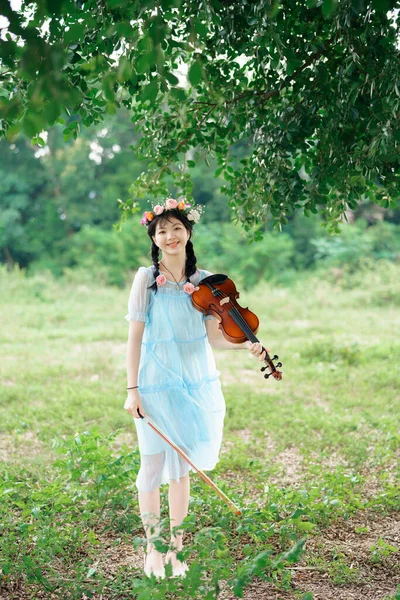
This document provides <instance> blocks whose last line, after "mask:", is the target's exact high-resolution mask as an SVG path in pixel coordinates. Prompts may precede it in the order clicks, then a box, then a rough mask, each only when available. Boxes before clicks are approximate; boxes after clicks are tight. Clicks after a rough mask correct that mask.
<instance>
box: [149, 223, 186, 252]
mask: <svg viewBox="0 0 400 600" xmlns="http://www.w3.org/2000/svg"><path fill="white" fill-rule="evenodd" d="M189 238H190V231H188V230H187V229H186V227H185V226H184V225H183V223H182V222H181V221H180V220H179V219H177V218H176V217H173V216H168V218H167V219H160V221H159V222H158V223H157V226H156V231H155V234H154V235H153V236H152V239H153V241H154V243H155V244H156V245H157V246H158V247H159V248H160V250H161V252H162V253H163V256H166V255H177V254H180V253H181V252H182V253H183V254H185V248H186V244H187V242H188V240H189Z"/></svg>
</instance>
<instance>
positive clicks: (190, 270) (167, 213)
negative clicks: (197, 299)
mask: <svg viewBox="0 0 400 600" xmlns="http://www.w3.org/2000/svg"><path fill="white" fill-rule="evenodd" d="M169 217H175V218H176V219H178V220H179V221H180V222H181V223H182V225H183V226H184V227H185V229H187V231H189V233H190V237H189V239H188V241H187V244H186V265H185V275H186V281H189V277H191V276H192V275H193V274H194V273H196V262H197V258H196V255H195V253H194V249H193V243H192V241H191V237H192V231H193V223H192V221H189V219H188V218H187V216H186V215H185V214H183V213H182V212H181V211H180V210H178V209H176V208H173V209H170V210H164V212H163V213H162V214H161V215H155V217H154V219H153V220H152V221H150V223H149V225H148V227H147V235H148V236H149V238H150V239H151V259H152V261H153V266H154V279H156V277H158V275H159V274H160V270H159V252H160V249H159V247H158V246H156V244H155V243H154V241H153V236H154V235H155V233H156V229H157V224H158V223H160V224H161V223H163V222H165V221H169ZM150 289H152V290H154V291H155V292H157V284H156V282H155V281H154V283H153V284H152V285H151V286H150Z"/></svg>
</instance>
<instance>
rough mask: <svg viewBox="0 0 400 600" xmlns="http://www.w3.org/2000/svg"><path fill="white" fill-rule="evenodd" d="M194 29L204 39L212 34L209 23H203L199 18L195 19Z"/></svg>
mask: <svg viewBox="0 0 400 600" xmlns="http://www.w3.org/2000/svg"><path fill="white" fill-rule="evenodd" d="M194 30H195V32H196V33H197V35H198V36H199V37H200V38H202V39H206V38H207V37H208V36H209V35H210V30H209V28H208V27H207V25H206V24H205V23H202V22H201V21H200V20H199V19H195V20H194Z"/></svg>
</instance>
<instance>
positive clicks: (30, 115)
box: [22, 111, 45, 138]
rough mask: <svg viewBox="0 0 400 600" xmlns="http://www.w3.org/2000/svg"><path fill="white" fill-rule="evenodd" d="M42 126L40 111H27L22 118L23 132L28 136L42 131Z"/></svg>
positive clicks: (43, 122)
mask: <svg viewBox="0 0 400 600" xmlns="http://www.w3.org/2000/svg"><path fill="white" fill-rule="evenodd" d="M44 127H45V121H44V119H43V115H42V114H40V113H36V112H33V111H28V112H27V113H26V115H25V117H24V118H23V121H22V128H23V130H24V133H25V134H26V135H27V136H28V137H30V138H32V137H34V136H35V135H36V134H37V133H40V132H41V131H43V129H44Z"/></svg>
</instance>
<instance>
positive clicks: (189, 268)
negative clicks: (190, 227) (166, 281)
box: [185, 240, 197, 281]
mask: <svg viewBox="0 0 400 600" xmlns="http://www.w3.org/2000/svg"><path fill="white" fill-rule="evenodd" d="M196 262H197V258H196V255H195V253H194V249H193V244H192V242H191V241H190V240H188V242H187V244H186V267H185V274H186V278H187V280H188V281H189V277H190V276H191V275H193V273H196Z"/></svg>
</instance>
